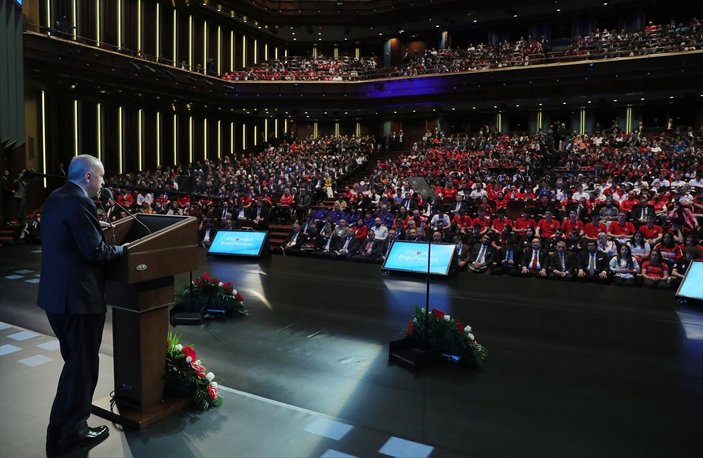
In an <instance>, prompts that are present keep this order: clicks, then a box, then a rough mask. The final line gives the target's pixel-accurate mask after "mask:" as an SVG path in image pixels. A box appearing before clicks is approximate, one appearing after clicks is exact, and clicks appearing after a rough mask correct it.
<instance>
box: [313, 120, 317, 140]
mask: <svg viewBox="0 0 703 458" xmlns="http://www.w3.org/2000/svg"><path fill="white" fill-rule="evenodd" d="M317 128H318V126H317V121H315V122H314V123H312V138H317Z"/></svg>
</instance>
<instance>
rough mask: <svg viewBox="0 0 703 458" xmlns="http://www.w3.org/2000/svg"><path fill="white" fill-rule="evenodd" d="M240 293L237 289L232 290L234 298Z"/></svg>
mask: <svg viewBox="0 0 703 458" xmlns="http://www.w3.org/2000/svg"><path fill="white" fill-rule="evenodd" d="M238 292H239V291H237V290H236V289H234V288H232V296H236V295H237V293H238Z"/></svg>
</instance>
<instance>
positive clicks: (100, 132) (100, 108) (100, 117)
mask: <svg viewBox="0 0 703 458" xmlns="http://www.w3.org/2000/svg"><path fill="white" fill-rule="evenodd" d="M96 117H97V119H96V123H95V125H96V127H97V132H96V134H97V140H98V144H97V152H98V159H100V160H101V161H102V160H103V105H102V103H99V104H98V105H97V110H96Z"/></svg>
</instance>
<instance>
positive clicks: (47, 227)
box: [37, 181, 122, 315]
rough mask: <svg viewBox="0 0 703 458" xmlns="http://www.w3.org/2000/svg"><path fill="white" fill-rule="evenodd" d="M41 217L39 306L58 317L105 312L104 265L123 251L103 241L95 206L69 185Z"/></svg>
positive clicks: (54, 194) (58, 192) (49, 200)
mask: <svg viewBox="0 0 703 458" xmlns="http://www.w3.org/2000/svg"><path fill="white" fill-rule="evenodd" d="M41 216H42V224H41V241H42V260H41V262H42V268H41V280H40V282H39V295H38V299H37V305H39V307H41V308H43V309H44V310H46V311H47V312H49V313H57V314H78V315H88V314H101V313H105V312H106V311H107V307H106V306H105V294H104V293H105V279H104V276H103V263H104V262H105V261H108V260H110V259H112V258H114V257H116V256H119V255H120V254H122V247H119V246H111V245H108V244H106V243H105V242H104V241H103V237H102V232H101V231H100V223H99V221H98V214H97V210H96V208H95V203H94V202H93V200H92V199H91V198H90V197H88V195H87V194H86V193H85V191H83V189H82V188H81V187H80V186H78V185H77V184H75V183H72V182H70V181H67V182H66V183H65V184H64V185H63V186H62V187H61V188H59V189H57V190H55V191H54V192H52V193H51V195H50V196H49V197H48V198H47V199H46V202H44V205H43V207H42V215H41Z"/></svg>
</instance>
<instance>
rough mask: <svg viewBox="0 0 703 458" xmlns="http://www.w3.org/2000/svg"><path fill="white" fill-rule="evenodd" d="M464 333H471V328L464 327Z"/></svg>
mask: <svg viewBox="0 0 703 458" xmlns="http://www.w3.org/2000/svg"><path fill="white" fill-rule="evenodd" d="M464 332H467V333H468V332H471V326H469V325H468V324H467V325H466V326H464Z"/></svg>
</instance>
